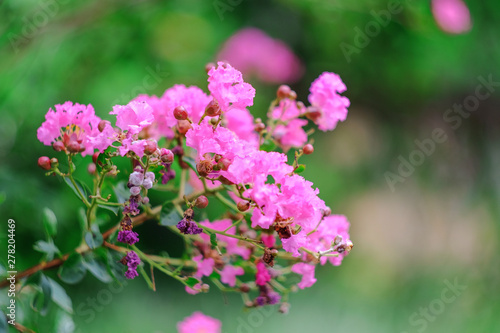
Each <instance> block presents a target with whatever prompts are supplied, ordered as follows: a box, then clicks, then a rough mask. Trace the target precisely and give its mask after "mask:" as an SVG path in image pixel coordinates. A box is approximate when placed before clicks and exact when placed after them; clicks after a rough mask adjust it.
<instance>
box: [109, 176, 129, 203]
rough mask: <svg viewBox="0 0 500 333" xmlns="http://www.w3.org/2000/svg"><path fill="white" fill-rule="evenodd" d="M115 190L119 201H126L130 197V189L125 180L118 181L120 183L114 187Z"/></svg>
mask: <svg viewBox="0 0 500 333" xmlns="http://www.w3.org/2000/svg"><path fill="white" fill-rule="evenodd" d="M113 191H114V192H115V195H116V198H117V200H118V202H119V203H124V202H125V201H127V200H128V199H129V198H130V190H129V188H128V187H127V182H125V181H121V182H118V184H116V185H115V187H113Z"/></svg>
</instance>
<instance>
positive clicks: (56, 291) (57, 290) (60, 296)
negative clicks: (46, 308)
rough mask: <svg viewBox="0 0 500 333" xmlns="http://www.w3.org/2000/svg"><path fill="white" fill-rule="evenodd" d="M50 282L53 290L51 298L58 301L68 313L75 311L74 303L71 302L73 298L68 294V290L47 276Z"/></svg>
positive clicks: (55, 301)
mask: <svg viewBox="0 0 500 333" xmlns="http://www.w3.org/2000/svg"><path fill="white" fill-rule="evenodd" d="M47 279H48V281H49V283H50V288H51V290H52V293H51V298H52V300H53V301H54V303H56V304H57V305H59V306H60V307H61V309H63V310H64V311H66V312H68V313H73V304H72V303H71V298H69V296H68V294H66V291H65V290H64V289H63V287H61V286H60V285H59V284H58V283H57V282H56V281H54V280H52V279H51V278H49V277H48V278H47Z"/></svg>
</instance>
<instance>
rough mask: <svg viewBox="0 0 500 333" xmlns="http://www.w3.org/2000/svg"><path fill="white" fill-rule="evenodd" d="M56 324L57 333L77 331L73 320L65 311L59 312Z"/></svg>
mask: <svg viewBox="0 0 500 333" xmlns="http://www.w3.org/2000/svg"><path fill="white" fill-rule="evenodd" d="M55 324H56V332H57V333H73V332H74V331H75V322H74V321H73V318H71V316H70V315H69V314H67V313H66V312H64V311H58V312H57V316H56V321H55Z"/></svg>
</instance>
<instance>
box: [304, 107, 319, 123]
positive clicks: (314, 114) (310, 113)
mask: <svg viewBox="0 0 500 333" xmlns="http://www.w3.org/2000/svg"><path fill="white" fill-rule="evenodd" d="M306 117H307V118H308V119H310V120H312V121H316V120H318V118H319V117H321V111H320V109H318V108H317V107H315V106H310V107H308V108H307V113H306Z"/></svg>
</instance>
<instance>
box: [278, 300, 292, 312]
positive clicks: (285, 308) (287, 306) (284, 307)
mask: <svg viewBox="0 0 500 333" xmlns="http://www.w3.org/2000/svg"><path fill="white" fill-rule="evenodd" d="M279 311H280V313H283V314H288V311H290V303H287V302H283V303H281V305H280V309H279Z"/></svg>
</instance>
